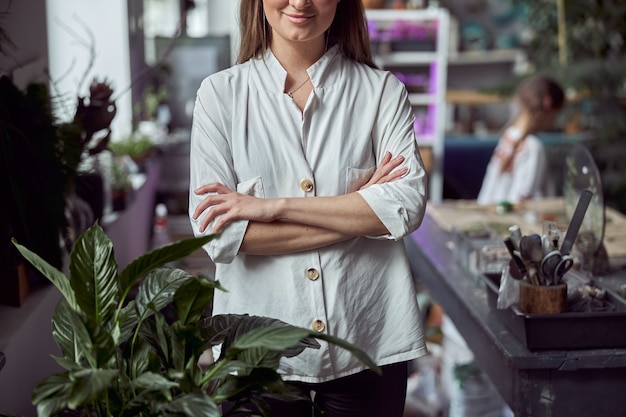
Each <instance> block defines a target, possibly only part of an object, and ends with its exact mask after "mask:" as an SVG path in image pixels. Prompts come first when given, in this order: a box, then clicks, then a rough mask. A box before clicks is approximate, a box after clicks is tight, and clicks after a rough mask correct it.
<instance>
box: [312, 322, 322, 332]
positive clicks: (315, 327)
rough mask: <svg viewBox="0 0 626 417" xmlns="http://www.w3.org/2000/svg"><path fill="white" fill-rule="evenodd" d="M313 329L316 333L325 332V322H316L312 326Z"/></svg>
mask: <svg viewBox="0 0 626 417" xmlns="http://www.w3.org/2000/svg"><path fill="white" fill-rule="evenodd" d="M311 327H312V328H313V330H315V331H316V332H323V331H324V329H325V328H326V325H325V324H324V322H323V321H322V320H314V321H313V324H312V325H311Z"/></svg>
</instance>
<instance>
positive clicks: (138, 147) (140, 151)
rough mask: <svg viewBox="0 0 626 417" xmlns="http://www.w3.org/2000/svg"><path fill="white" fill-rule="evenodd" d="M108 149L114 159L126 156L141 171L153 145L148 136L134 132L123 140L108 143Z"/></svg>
mask: <svg viewBox="0 0 626 417" xmlns="http://www.w3.org/2000/svg"><path fill="white" fill-rule="evenodd" d="M108 148H109V150H110V151H111V152H112V153H113V155H114V156H116V157H123V156H128V157H130V158H132V160H133V161H134V162H135V163H136V164H137V166H138V167H139V169H140V170H142V171H143V170H145V164H146V163H147V161H148V160H149V158H150V155H152V152H153V151H154V149H155V144H154V142H153V141H152V139H150V136H148V135H144V134H141V133H139V132H134V133H133V134H131V135H129V136H128V137H126V138H124V139H121V140H116V141H111V142H109V144H108Z"/></svg>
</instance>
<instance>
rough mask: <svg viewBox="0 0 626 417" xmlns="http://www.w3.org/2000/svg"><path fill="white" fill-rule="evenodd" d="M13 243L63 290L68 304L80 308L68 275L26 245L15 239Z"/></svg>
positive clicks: (62, 292)
mask: <svg viewBox="0 0 626 417" xmlns="http://www.w3.org/2000/svg"><path fill="white" fill-rule="evenodd" d="M12 241H13V244H14V245H15V247H16V248H17V250H18V251H19V252H20V254H21V255H22V256H23V257H24V259H26V260H27V261H28V262H30V263H31V265H33V266H34V267H35V268H36V269H37V270H38V271H39V272H41V273H42V274H43V276H45V277H46V278H48V280H49V281H50V282H51V283H52V284H53V285H54V286H55V287H57V289H58V290H59V291H60V292H61V294H62V295H63V298H65V300H67V302H68V304H69V305H70V306H71V307H72V308H73V309H76V308H78V305H77V303H76V297H75V296H74V290H73V289H72V287H71V286H70V281H69V280H68V279H67V277H66V276H65V275H64V274H63V273H62V272H61V271H59V270H58V269H56V268H55V267H53V266H52V265H50V264H49V263H48V262H46V261H45V260H44V259H43V258H42V257H40V256H39V255H37V254H36V253H35V252H32V251H31V250H29V249H28V248H26V247H25V246H22V245H20V244H19V243H17V241H16V240H15V239H13V240H12Z"/></svg>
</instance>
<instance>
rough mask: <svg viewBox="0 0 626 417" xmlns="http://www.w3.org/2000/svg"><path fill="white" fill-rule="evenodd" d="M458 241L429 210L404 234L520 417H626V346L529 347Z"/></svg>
mask: <svg viewBox="0 0 626 417" xmlns="http://www.w3.org/2000/svg"><path fill="white" fill-rule="evenodd" d="M483 218H484V217H483ZM453 241H454V239H453V235H452V233H451V232H450V231H449V230H448V228H442V227H440V226H439V225H438V223H437V222H436V221H435V219H434V218H433V215H432V213H427V215H426V217H425V219H424V222H423V224H422V226H421V227H420V228H419V229H418V230H417V231H416V232H414V233H413V234H412V235H411V236H409V237H407V238H406V239H405V244H406V247H407V253H408V255H409V260H410V263H411V268H412V269H413V271H414V273H415V275H416V277H417V279H419V280H420V281H421V282H422V283H423V284H424V285H426V287H427V288H428V290H429V292H430V293H431V295H432V297H433V298H434V299H435V300H436V301H437V303H439V304H440V305H441V306H442V307H443V309H444V310H445V312H446V314H447V315H448V316H449V317H450V319H451V320H452V321H453V322H454V324H455V326H456V327H457V329H458V330H459V332H460V333H461V335H462V336H463V337H464V338H465V340H466V342H467V344H468V346H469V348H470V349H471V350H472V351H473V352H474V355H475V359H476V362H477V363H478V364H479V365H480V366H481V367H482V368H483V370H484V371H485V372H486V373H487V375H489V377H490V379H491V380H492V381H493V383H494V385H495V386H496V387H497V389H498V391H499V393H500V394H501V395H502V397H503V398H504V400H505V401H506V402H507V403H508V404H509V406H510V407H511V409H512V410H513V412H514V413H515V416H516V417H545V416H568V417H589V416H602V417H613V416H614V417H617V416H624V415H625V414H626V406H625V405H624V400H623V395H624V392H626V347H625V348H624V349H593V350H572V351H567V350H560V351H539V352H532V351H529V350H528V349H527V348H526V346H525V345H524V344H522V343H521V342H520V341H519V340H518V339H517V338H516V337H515V335H514V334H512V333H511V332H510V331H509V330H507V328H506V327H505V326H504V324H503V323H502V322H501V321H500V320H498V318H497V317H495V315H494V314H493V313H492V312H491V310H490V308H489V306H488V302H487V293H486V289H485V287H484V286H483V285H480V282H479V281H477V280H476V279H475V278H473V277H470V276H468V274H467V273H466V272H465V270H463V269H462V268H461V267H460V266H459V265H458V264H457V263H456V262H455V261H454V259H455V253H454V250H453V249H454V247H453ZM624 282H626V277H625V278H624Z"/></svg>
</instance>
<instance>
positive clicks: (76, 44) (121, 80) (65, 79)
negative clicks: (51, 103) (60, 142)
mask: <svg viewBox="0 0 626 417" xmlns="http://www.w3.org/2000/svg"><path fill="white" fill-rule="evenodd" d="M20 1H22V0H20ZM47 8H48V13H47V24H48V55H49V61H50V75H51V78H52V80H53V81H54V82H55V85H56V88H57V89H58V91H56V93H57V94H59V93H60V94H63V95H64V96H67V97H68V98H69V99H70V101H69V102H68V105H69V106H70V108H69V109H68V111H67V112H65V113H66V114H67V117H72V116H73V114H74V107H73V106H75V105H76V102H75V100H74V98H75V97H76V96H77V95H81V96H83V97H84V96H87V95H88V92H89V85H90V84H91V82H92V80H93V79H94V77H96V78H98V79H99V80H101V79H103V78H106V79H108V80H110V81H111V82H112V84H113V88H114V95H113V97H114V98H115V99H116V105H117V114H116V116H115V118H114V119H113V123H112V125H111V127H112V131H113V133H112V135H113V137H120V136H123V135H126V134H128V133H130V130H131V126H132V103H131V95H130V91H128V87H129V85H130V82H131V79H130V59H129V53H130V50H129V43H128V11H127V4H126V0H106V1H102V0H47ZM68 28H69V29H68ZM90 32H91V33H90ZM90 36H93V40H92V39H90ZM91 47H93V52H94V57H93V67H92V68H91V69H90V70H89V62H90V59H92V58H91V56H90V48H91ZM86 71H88V72H87V77H86V79H85V81H84V82H82V84H81V79H82V78H83V76H84V74H85V72H86Z"/></svg>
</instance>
